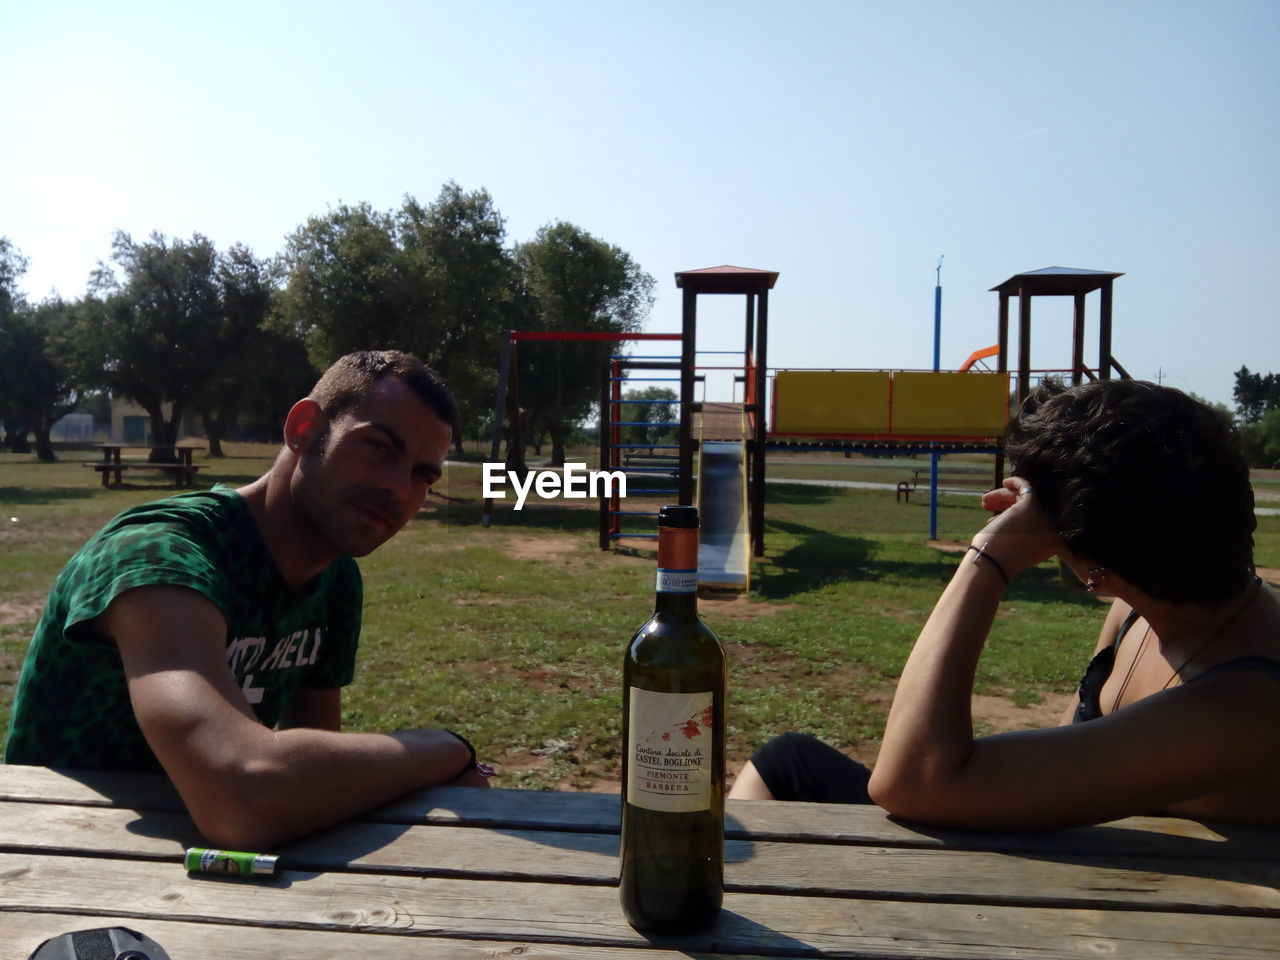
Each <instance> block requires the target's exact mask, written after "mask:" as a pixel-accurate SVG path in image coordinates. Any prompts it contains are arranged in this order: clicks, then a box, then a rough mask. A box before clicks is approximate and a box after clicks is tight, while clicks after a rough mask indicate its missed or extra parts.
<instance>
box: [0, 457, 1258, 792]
mask: <svg viewBox="0 0 1280 960" xmlns="http://www.w3.org/2000/svg"><path fill="white" fill-rule="evenodd" d="M228 450H229V452H230V453H231V454H232V455H231V456H229V457H227V458H226V459H223V460H213V459H209V458H207V457H204V458H198V459H199V462H201V464H202V465H203V466H204V468H205V469H204V470H203V471H202V473H201V474H200V480H201V483H202V484H212V483H216V482H226V483H232V484H238V483H243V482H246V481H247V480H249V479H252V478H254V477H256V476H258V475H259V474H260V473H261V472H262V471H263V470H265V469H266V467H267V466H268V465H269V463H270V458H271V456H272V455H273V454H274V450H273V449H272V448H269V447H265V446H248V445H246V446H237V445H230V446H229V448H228ZM91 458H92V455H85V454H75V453H69V454H67V455H65V460H64V461H63V462H60V463H57V464H39V463H36V462H35V461H34V460H32V459H31V458H30V457H21V456H15V455H11V454H0V732H2V731H3V729H4V728H5V727H6V726H7V715H8V708H9V703H10V701H11V699H12V694H13V683H14V680H15V677H16V673H17V670H18V667H19V666H20V663H21V658H22V656H23V652H24V651H25V648H26V644H27V641H28V639H29V637H30V633H31V630H32V627H33V626H34V622H35V619H36V617H37V615H38V612H39V609H40V606H41V604H42V602H43V599H44V596H45V594H46V592H47V591H48V588H49V585H50V584H51V582H52V580H53V578H54V577H55V576H56V574H57V571H58V570H59V569H60V568H61V566H62V564H63V563H64V562H65V561H66V559H67V558H68V557H69V556H70V555H71V553H73V552H74V551H75V550H76V549H77V548H78V547H79V546H80V544H81V543H83V541H84V540H85V538H87V537H88V536H89V535H90V534H91V533H92V532H93V531H94V530H95V529H97V527H98V526H99V525H101V524H102V523H103V522H104V521H105V520H107V519H108V518H109V517H110V516H112V515H114V514H115V513H116V512H118V511H119V510H121V509H123V508H124V507H126V506H129V505H131V504H133V503H139V502H142V501H145V500H149V499H154V498H155V497H158V496H164V495H166V494H167V493H169V492H170V489H171V488H170V487H169V481H168V480H167V478H164V477H157V478H156V479H155V481H154V482H148V481H147V479H146V478H145V477H144V476H142V475H134V476H133V477H131V478H130V480H129V486H128V487H126V488H125V489H123V490H104V489H103V488H102V487H101V486H99V485H97V477H96V474H93V473H92V472H91V471H89V470H87V469H85V468H84V467H82V466H80V461H81V459H91ZM799 459H800V458H787V457H780V458H778V459H777V460H776V461H771V464H770V475H771V476H777V477H786V476H791V477H796V476H797V473H798V474H800V475H802V476H812V475H813V474H812V471H824V470H825V471H828V472H829V475H830V474H840V473H842V472H843V474H844V476H845V477H847V478H852V477H851V476H850V471H862V472H863V474H864V475H866V474H874V475H875V476H874V477H872V478H879V479H884V480H887V481H890V482H896V480H897V479H901V478H902V477H900V476H899V475H898V474H899V473H904V472H905V474H906V475H909V469H910V468H909V467H907V466H905V465H899V466H898V467H897V469H896V472H895V470H894V469H885V468H884V467H883V466H881V465H878V464H877V465H874V466H868V465H867V464H865V463H861V464H860V463H858V462H857V461H853V462H848V461H844V459H843V458H842V457H840V456H839V455H838V454H837V455H834V456H830V457H829V459H830V460H831V461H832V462H830V463H824V462H822V458H821V457H806V458H804V459H805V460H806V461H809V462H805V463H799V462H797V461H798V460H799ZM812 461H817V462H812ZM913 500H914V502H911V503H898V502H897V501H896V500H895V497H894V492H893V490H854V489H836V488H825V487H813V486H807V485H799V484H785V483H783V484H771V485H770V486H769V487H768V506H767V510H766V524H765V529H766V556H765V557H764V558H763V559H762V560H760V561H757V563H756V564H755V568H754V570H753V584H752V592H751V594H750V596H749V597H748V598H746V599H745V600H744V599H739V600H734V601H732V602H730V601H727V600H712V601H708V602H705V603H704V604H703V612H704V616H705V617H706V619H707V620H708V622H709V623H710V624H711V626H712V627H713V628H714V629H715V630H716V631H717V633H718V634H719V635H720V637H721V639H722V640H723V641H724V643H725V646H726V649H727V652H728V656H729V661H730V716H729V736H730V754H731V757H733V758H736V759H741V758H743V757H745V756H746V755H748V754H749V753H750V751H751V750H752V749H754V747H755V746H757V745H758V744H759V743H761V742H762V741H763V740H765V739H767V738H768V737H770V736H772V735H773V734H775V733H778V732H780V731H782V730H787V729H802V730H807V731H809V732H812V733H815V734H817V735H819V736H822V737H824V738H825V739H828V740H830V741H831V742H833V743H835V744H837V745H840V746H843V747H846V748H848V749H850V750H851V752H854V753H855V754H858V755H861V756H864V757H870V756H872V755H873V754H874V751H875V748H876V745H877V741H878V738H879V736H880V734H881V732H882V730H883V725H884V719H885V713H886V710H887V706H888V702H889V699H890V698H891V696H892V691H893V686H894V682H895V679H896V677H897V676H898V674H899V672H900V671H901V669H902V665H903V663H904V662H905V659H906V656H907V653H908V652H909V650H910V648H911V644H912V642H913V641H914V639H915V636H916V634H917V633H918V631H919V629H920V626H921V625H922V623H923V622H924V619H925V617H926V616H927V615H928V612H929V610H930V608H931V607H932V604H933V602H934V601H935V600H936V598H937V596H938V593H939V591H940V590H941V588H942V586H943V584H944V583H945V582H946V580H947V578H948V576H949V574H950V570H951V568H952V567H953V566H954V564H955V563H956V562H957V556H958V555H956V554H948V553H945V552H942V551H940V550H937V549H934V548H932V547H930V546H928V545H927V544H926V543H925V537H926V534H927V530H928V505H927V497H926V496H923V495H922V496H919V497H916V498H913ZM511 502H512V501H510V500H508V501H506V502H505V503H504V504H500V505H499V507H498V510H497V512H496V514H495V517H494V523H493V525H492V526H491V527H489V528H487V529H486V528H484V527H483V526H482V525H481V522H480V519H481V510H482V507H481V501H480V471H479V470H477V469H475V468H473V467H451V468H450V469H449V471H448V475H447V476H446V478H445V480H444V481H442V482H441V483H440V484H439V485H438V486H437V488H436V492H435V493H433V495H432V496H431V497H430V498H429V500H428V504H427V507H426V509H424V511H423V513H422V514H421V515H420V516H419V517H418V519H417V520H415V521H414V522H413V523H411V524H410V525H409V527H408V528H407V529H406V530H405V531H403V532H402V533H401V534H400V535H399V536H397V537H396V538H395V539H393V540H392V541H391V542H389V543H388V544H387V545H386V546H384V547H383V548H382V549H381V550H379V551H377V552H376V553H374V554H372V555H371V556H369V557H367V558H365V559H364V560H362V561H361V567H362V570H363V572H364V578H365V594H366V608H365V617H364V635H363V640H362V645H361V652H360V660H359V664H358V669H357V679H356V683H355V684H354V685H353V686H352V687H351V688H350V689H349V690H348V692H347V694H346V696H345V698H344V722H345V724H346V726H347V727H348V728H350V729H367V730H377V729H395V728H401V727H410V726H437V725H439V726H446V727H450V728H454V729H458V730H459V731H462V732H465V733H466V735H467V736H469V737H471V738H472V739H473V740H474V742H475V743H476V744H477V747H478V748H479V750H480V753H481V754H482V755H484V756H485V757H486V758H491V759H496V760H498V761H499V767H500V770H501V774H502V776H501V780H500V781H499V782H500V783H501V784H502V785H506V786H530V787H548V786H563V787H589V786H591V785H592V784H593V783H595V782H596V781H597V779H598V778H601V777H603V778H616V776H617V771H618V756H617V750H618V740H619V736H620V732H621V731H620V727H621V717H620V704H619V672H620V665H621V657H622V651H623V648H624V646H625V644H626V643H627V641H628V640H629V638H630V636H631V634H632V632H633V631H634V630H635V628H636V627H637V626H639V625H640V623H642V622H643V621H644V620H645V619H646V618H647V617H648V615H649V612H650V611H651V609H652V602H653V601H652V590H653V553H652V550H651V548H649V547H647V546H645V545H643V544H641V545H637V546H633V547H625V546H624V547H622V548H620V549H618V550H615V551H612V552H609V553H604V552H602V551H600V550H599V549H598V547H597V546H596V543H597V538H596V529H597V527H596V524H597V520H596V514H595V512H594V510H592V509H590V508H585V509H581V508H579V509H571V508H567V507H565V506H564V505H563V503H562V502H561V503H538V504H535V503H531V504H530V506H528V507H527V508H526V509H525V510H523V511H521V512H519V513H517V512H515V511H513V510H512V509H511ZM985 516H986V515H985V514H984V513H982V511H981V509H980V506H979V504H978V502H977V498H976V497H974V496H971V495H970V496H961V495H956V496H946V497H943V498H942V501H941V505H940V508H939V513H938V523H939V537H940V539H942V540H955V541H965V540H967V539H968V537H969V536H970V535H971V534H972V532H973V531H974V530H975V529H977V528H978V527H979V526H981V524H982V522H983V520H984V519H985ZM11 517H16V518H17V519H16V520H11V519H10V518H11ZM1256 539H1257V542H1258V563H1259V565H1262V566H1280V518H1276V517H1264V518H1260V525H1259V532H1258V534H1257V535H1256ZM1101 617H1102V609H1101V606H1100V604H1099V602H1098V601H1096V600H1094V599H1093V598H1092V597H1090V596H1089V595H1088V594H1086V593H1084V592H1083V591H1082V590H1081V589H1080V588H1079V587H1077V586H1073V585H1070V584H1067V583H1065V582H1064V581H1063V580H1062V579H1061V577H1060V576H1059V573H1058V570H1057V568H1056V566H1054V565H1052V564H1046V565H1044V566H1042V567H1040V568H1038V569H1036V570H1033V571H1030V572H1029V573H1027V574H1026V575H1024V576H1022V577H1020V578H1019V579H1018V581H1017V582H1016V583H1015V584H1014V586H1013V588H1012V589H1011V590H1010V591H1009V593H1008V595H1007V598H1006V602H1005V603H1004V605H1003V607H1002V609H1001V613H1000V616H999V618H998V620H997V622H996V626H995V628H994V630H993V632H992V636H991V640H990V643H989V644H988V647H987V651H986V653H985V654H984V656H983V659H982V663H981V665H980V669H979V672H978V677H977V690H978V692H980V693H988V694H992V695H996V696H1000V697H1003V698H1007V699H1008V700H1010V701H1012V702H1013V703H1014V704H1017V705H1024V706H1025V705H1031V704H1035V703H1037V702H1039V701H1041V700H1042V699H1043V698H1045V697H1048V696H1051V695H1053V694H1060V693H1065V692H1068V691H1070V690H1071V689H1072V687H1073V686H1074V684H1075V683H1076V681H1077V680H1078V678H1079V675H1080V672H1081V670H1082V668H1083V665H1084V663H1085V662H1086V661H1087V659H1088V655H1089V651H1090V650H1091V648H1092V645H1093V642H1094V638H1095V636H1096V633H1097V630H1098V627H1099V625H1100V622H1101ZM983 729H986V727H984V728H983ZM550 740H563V741H567V742H568V743H569V744H570V745H571V749H570V750H569V751H568V752H565V753H560V754H557V755H553V756H545V757H544V756H538V755H535V754H533V753H532V751H533V750H535V749H539V748H541V747H542V745H543V743H544V741H550Z"/></svg>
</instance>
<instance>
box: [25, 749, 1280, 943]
mask: <svg viewBox="0 0 1280 960" xmlns="http://www.w3.org/2000/svg"><path fill="white" fill-rule="evenodd" d="M618 805H619V800H618V797H617V796H616V795H606V794H596V793H571V792H550V791H547V792H543V791H534V790H503V789H492V790H482V789H478V788H475V787H435V788H431V789H427V790H422V791H419V792H417V793H414V794H410V795H409V796H407V797H405V798H404V799H402V800H399V801H397V802H395V803H392V804H390V805H388V806H386V807H383V808H382V809H380V810H376V811H373V812H371V813H369V814H367V815H365V816H363V817H360V818H357V819H356V820H354V821H352V822H350V823H347V824H345V825H342V826H339V827H335V828H333V829H330V830H325V831H321V832H320V833H317V834H315V835H313V836H311V837H308V838H305V839H303V840H299V841H297V842H295V843H291V844H288V845H285V846H282V847H280V848H279V849H276V850H270V851H261V852H266V853H274V854H278V855H279V857H280V864H279V866H280V869H279V870H278V872H277V875H276V876H275V877H271V878H261V879H258V880H238V879H230V878H227V877H222V876H212V875H203V874H200V875H194V876H189V875H188V874H187V873H186V871H185V870H184V869H183V866H182V851H183V848H184V847H185V846H189V845H196V844H198V843H199V835H198V834H197V833H196V831H195V828H194V826H193V825H192V823H191V820H190V819H189V818H188V817H187V815H186V814H185V812H183V809H182V806H181V804H179V802H178V799H177V797H176V795H175V794H174V791H173V790H172V788H171V787H170V786H169V784H168V782H167V781H166V780H165V779H164V778H163V777H157V776H154V775H144V774H119V773H92V772H84V771H81V772H58V771H55V770H51V769H48V768H45V767H24V766H7V767H6V766H0V931H2V933H0V960H8V958H11V957H12V958H14V960H23V958H25V957H27V956H28V955H29V954H30V953H31V951H32V950H34V949H35V946H36V945H37V944H39V943H40V942H41V941H43V940H45V939H46V938H48V937H52V936H54V935H57V934H61V933H64V932H68V931H71V930H83V929H89V928H93V927H102V926H116V925H119V926H126V927H130V928H132V929H134V930H137V931H139V932H141V933H144V934H146V935H148V936H150V937H152V938H153V939H154V940H156V941H157V942H158V943H159V944H160V945H161V946H162V947H164V948H165V950H166V951H167V952H168V954H169V956H170V957H171V958H172V960H197V958H198V960H206V958H224V957H226V958H231V957H258V958H268V957H269V958H271V960H325V958H331V960H336V958H346V957H362V958H365V957H368V958H378V960H400V958H404V960H410V958H412V960H422V958H433V960H434V958H441V960H482V958H484V960H491V958H496V957H537V958H552V957H565V958H570V957H571V958H573V960H613V958H617V957H624V958H627V960H676V958H688V957H693V956H696V957H708V958H710V957H714V958H716V960H730V958H741V957H752V958H762V957H883V958H899V960H900V958H904V957H924V958H937V960H948V958H967V960H978V958H982V960H1011V958H1015V957H1021V958H1027V957H1035V958H1036V960H1059V958H1068V957H1070V958H1074V960H1079V958H1083V957H1108V958H1113V960H1121V958H1143V960H1170V958H1173V957H1184V958H1188V960H1190V958H1196V960H1245V958H1250V960H1262V958H1270V960H1274V958H1275V957H1276V955H1277V953H1278V952H1280V890H1277V888H1276V887H1277V877H1280V831H1276V830H1264V829H1257V828H1249V827H1239V826H1230V825H1221V824H1212V823H1201V822H1198V821H1194V820H1184V819H1175V818H1164V817H1134V818H1130V819H1126V820H1118V821H1115V822H1113V823H1107V824H1102V825H1100V826H1096V827H1084V828H1079V829H1074V830H1056V831H1045V832H1040V833H986V832H970V831H960V830H942V829H933V828H928V827H918V826H913V825H911V824H906V823H900V822H897V821H895V820H893V819H892V818H890V817H889V816H888V815H887V814H886V813H885V812H884V811H883V810H881V809H880V808H878V807H874V806H849V805H835V804H809V803H770V802H763V801H730V802H729V803H728V808H727V818H726V845H725V854H726V869H725V874H726V876H725V879H726V893H725V900H724V911H723V912H722V913H721V915H720V918H719V920H718V922H717V923H716V924H715V925H714V926H713V927H711V928H710V929H709V930H706V931H704V932H701V933H697V934H693V935H689V936H683V937H657V936H654V937H646V936H643V935H641V934H639V933H637V932H636V931H634V930H633V929H631V927H630V926H628V924H627V922H626V920H625V919H624V918H623V916H622V910H621V908H620V907H619V905H618V891H617V875H618V865H617V853H618Z"/></svg>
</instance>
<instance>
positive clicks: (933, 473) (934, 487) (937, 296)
mask: <svg viewBox="0 0 1280 960" xmlns="http://www.w3.org/2000/svg"><path fill="white" fill-rule="evenodd" d="M935 276H936V278H937V279H936V283H935V285H934V288H933V372H934V373H937V372H938V371H939V370H941V369H942V257H938V269H937V271H936V273H935ZM929 539H930V540H937V539H938V451H937V450H936V449H935V450H934V451H933V452H932V453H931V454H929Z"/></svg>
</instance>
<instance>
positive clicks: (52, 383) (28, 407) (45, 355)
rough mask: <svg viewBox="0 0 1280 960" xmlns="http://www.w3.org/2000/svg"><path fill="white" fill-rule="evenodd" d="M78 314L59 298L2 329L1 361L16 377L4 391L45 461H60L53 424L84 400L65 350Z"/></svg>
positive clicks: (24, 310)
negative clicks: (55, 447) (53, 434)
mask: <svg viewBox="0 0 1280 960" xmlns="http://www.w3.org/2000/svg"><path fill="white" fill-rule="evenodd" d="M75 311H76V306H75V305H74V304H69V303H65V302H63V301H62V300H60V299H56V298H55V299H52V300H46V301H45V302H43V303H41V304H40V305H39V306H36V307H26V306H25V305H24V306H23V307H22V308H20V309H19V310H18V311H16V312H15V313H14V314H13V315H12V316H11V317H10V318H9V322H8V323H7V324H6V325H5V326H4V328H2V329H0V358H3V366H4V368H5V369H7V370H10V371H12V372H13V373H14V374H15V375H12V376H10V377H6V380H7V381H8V384H7V388H6V389H5V393H6V395H7V397H8V401H9V403H10V405H11V406H12V407H13V409H14V410H15V411H16V413H17V418H18V422H20V423H22V424H24V425H25V427H26V428H27V429H28V430H30V431H31V433H32V434H33V435H34V437H35V441H36V456H37V457H38V458H39V459H41V460H43V461H44V462H45V463H52V462H53V461H55V460H57V457H56V456H55V455H54V452H53V443H52V441H51V439H50V432H51V431H52V429H53V425H54V424H55V423H57V422H58V421H59V420H61V419H62V418H63V417H65V416H66V415H67V414H69V413H72V412H74V411H75V409H76V408H77V407H78V406H79V405H80V399H81V396H82V390H81V388H80V386H79V378H78V377H77V376H76V373H75V371H74V369H73V368H72V365H71V364H70V363H69V362H68V354H67V351H66V350H65V348H64V344H65V343H66V342H67V341H68V340H69V339H70V338H71V336H73V333H72V330H73V328H74V326H75V324H76V318H75Z"/></svg>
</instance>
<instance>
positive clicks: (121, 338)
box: [86, 232, 224, 460]
mask: <svg viewBox="0 0 1280 960" xmlns="http://www.w3.org/2000/svg"><path fill="white" fill-rule="evenodd" d="M111 259H112V261H113V262H114V263H115V265H116V267H117V268H118V270H119V273H117V272H116V271H115V270H112V269H111V268H110V267H108V266H106V265H104V264H101V263H100V264H99V265H98V268H97V270H95V271H94V274H93V277H92V279H91V280H90V288H91V290H92V291H93V292H94V293H96V294H98V295H99V296H101V297H102V306H101V319H102V325H101V329H100V331H99V332H98V334H97V335H96V336H92V335H89V334H88V332H87V331H86V333H87V339H89V340H90V341H91V342H96V344H97V346H98V348H99V350H100V352H101V367H100V375H99V376H100V380H101V385H102V386H105V387H106V388H108V389H109V390H110V391H111V392H112V394H113V395H114V396H125V397H129V398H131V399H133V400H135V401H137V402H138V403H139V404H140V405H141V406H142V408H143V409H144V410H146V411H147V414H148V416H149V417H150V418H151V433H152V436H153V437H154V444H155V445H154V448H153V449H152V452H151V457H152V459H153V460H171V459H173V450H172V448H173V444H174V443H175V442H176V441H177V439H178V430H179V427H180V426H181V423H182V417H183V414H184V413H185V412H186V409H187V406H188V403H189V402H190V400H191V399H192V397H193V395H194V394H195V393H196V392H197V391H199V390H200V389H203V388H204V386H205V385H206V384H207V383H208V382H209V381H210V379H211V378H212V377H213V376H214V375H215V374H216V373H217V372H218V371H219V369H220V367H221V365H222V364H223V362H224V361H223V358H222V357H221V356H220V355H219V354H218V349H217V348H218V337H217V332H218V327H219V319H220V310H221V306H220V303H219V290H218V277H217V265H218V257H217V252H216V250H215V249H214V246H213V244H212V243H211V242H210V241H209V240H208V239H207V238H205V237H203V236H201V235H200V234H198V233H197V234H193V235H192V237H191V240H190V241H185V240H173V241H170V240H168V239H167V238H166V237H165V236H164V235H163V234H161V233H153V234H152V235H151V237H150V239H149V240H148V241H147V242H146V243H135V242H134V241H133V239H132V238H131V237H130V236H129V235H128V234H127V233H123V232H119V233H117V234H116V235H115V238H114V240H113V242H112V255H111ZM166 404H168V405H170V413H169V415H168V417H166V416H165V412H164V408H165V405H166Z"/></svg>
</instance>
